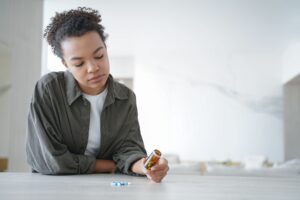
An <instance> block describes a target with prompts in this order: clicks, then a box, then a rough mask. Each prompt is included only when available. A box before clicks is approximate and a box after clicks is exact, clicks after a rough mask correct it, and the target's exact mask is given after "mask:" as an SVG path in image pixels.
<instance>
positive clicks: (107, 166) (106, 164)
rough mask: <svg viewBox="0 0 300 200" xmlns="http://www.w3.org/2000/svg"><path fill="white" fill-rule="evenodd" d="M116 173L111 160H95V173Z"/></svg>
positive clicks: (114, 165)
mask: <svg viewBox="0 0 300 200" xmlns="http://www.w3.org/2000/svg"><path fill="white" fill-rule="evenodd" d="M115 171H116V164H115V162H114V161H112V160H96V164H95V170H94V172H95V173H105V172H109V173H114V172H115Z"/></svg>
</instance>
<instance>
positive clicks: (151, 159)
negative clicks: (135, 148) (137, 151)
mask: <svg viewBox="0 0 300 200" xmlns="http://www.w3.org/2000/svg"><path fill="white" fill-rule="evenodd" d="M160 156H161V152H160V151H159V150H158V149H154V150H153V151H152V152H151V154H150V155H149V156H148V158H147V159H146V162H145V165H144V166H145V168H146V169H148V170H150V169H151V167H152V166H153V165H155V164H156V163H157V162H158V160H159V158H160Z"/></svg>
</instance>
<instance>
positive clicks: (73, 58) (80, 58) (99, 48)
mask: <svg viewBox="0 0 300 200" xmlns="http://www.w3.org/2000/svg"><path fill="white" fill-rule="evenodd" d="M101 49H103V47H102V46H101V47H98V48H97V49H96V50H95V51H94V52H93V54H95V53H97V52H98V51H100V50H101ZM70 60H82V57H72V58H71V59H70Z"/></svg>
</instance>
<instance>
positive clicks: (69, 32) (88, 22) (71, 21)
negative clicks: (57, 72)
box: [44, 7, 107, 59]
mask: <svg viewBox="0 0 300 200" xmlns="http://www.w3.org/2000/svg"><path fill="white" fill-rule="evenodd" d="M101 21H102V19H101V15H100V14H99V12H98V11H97V10H94V9H91V8H86V7H78V8H77V9H72V10H69V11H64V12H61V13H58V12H56V13H55V16H54V17H52V18H51V23H50V24H49V25H48V26H47V27H46V29H45V32H44V37H45V38H46V39H47V42H48V44H49V45H50V46H51V48H52V51H53V53H54V54H55V55H57V56H58V57H59V58H61V59H63V52H62V49H61V42H62V41H63V40H64V39H65V38H66V37H71V36H76V37H79V36H82V35H84V34H85V33H87V32H90V31H96V32H97V33H98V34H99V36H100V37H101V39H102V41H103V43H104V44H105V41H106V38H107V35H106V34H105V33H104V27H103V26H102V25H101V24H100V22H101Z"/></svg>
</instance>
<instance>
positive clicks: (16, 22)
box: [0, 0, 43, 171]
mask: <svg viewBox="0 0 300 200" xmlns="http://www.w3.org/2000/svg"><path fill="white" fill-rule="evenodd" d="M42 6H43V1H42V0H28V1H18V0H1V1H0V25H1V27H2V28H1V29H0V43H1V46H0V47H1V51H0V52H2V54H1V53H0V54H1V59H2V58H4V59H5V60H6V61H5V62H0V63H1V66H0V67H1V73H3V74H1V77H2V76H3V77H5V82H6V83H8V84H10V85H11V87H10V88H9V90H8V91H7V92H6V93H5V94H4V95H3V96H2V98H5V104H0V110H1V112H0V119H1V121H2V120H3V119H4V121H5V122H6V123H7V124H6V126H4V127H0V131H1V132H0V133H1V141H0V146H1V147H2V146H3V147H5V148H1V149H0V150H1V152H0V156H1V155H2V156H8V158H9V171H25V170H29V167H28V166H27V164H26V154H25V137H26V121H27V112H28V108H29V101H30V98H31V95H32V92H33V87H34V83H35V82H36V80H37V79H38V78H39V76H40V71H41V53H40V52H41V37H42V32H41V30H42V29H41V28H42V16H43V14H42V13H43V10H42ZM3 52H4V53H3ZM0 82H1V83H2V82H3V79H2V80H1V81H0ZM4 96H5V97H4ZM0 98H1V97H0ZM2 100H3V101H4V99H2ZM2 128H3V129H2ZM2 139H3V140H2Z"/></svg>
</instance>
